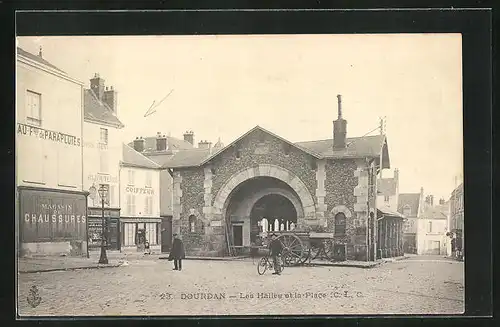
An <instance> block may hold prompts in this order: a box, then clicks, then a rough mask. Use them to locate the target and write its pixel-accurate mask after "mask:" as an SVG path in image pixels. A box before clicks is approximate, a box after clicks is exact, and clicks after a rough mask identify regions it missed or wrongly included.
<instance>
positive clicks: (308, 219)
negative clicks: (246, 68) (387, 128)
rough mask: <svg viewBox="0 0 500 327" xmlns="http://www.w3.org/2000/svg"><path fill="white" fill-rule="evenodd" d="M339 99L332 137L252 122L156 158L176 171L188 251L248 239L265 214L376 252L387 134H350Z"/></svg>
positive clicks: (343, 250)
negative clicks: (221, 140)
mask: <svg viewBox="0 0 500 327" xmlns="http://www.w3.org/2000/svg"><path fill="white" fill-rule="evenodd" d="M338 102H339V103H338V119H337V120H335V121H334V122H333V131H332V134H333V138H332V139H328V140H318V141H307V142H298V143H294V142H291V141H289V140H286V139H284V138H282V137H280V136H278V135H276V134H274V133H272V132H270V131H268V130H266V129H264V128H262V127H259V126H256V127H255V128H253V129H251V130H250V131H248V132H246V133H245V134H243V135H242V136H241V137H239V138H238V139H236V140H235V141H233V142H231V143H230V144H229V145H227V146H224V147H221V148H220V149H217V150H215V149H214V148H212V147H211V146H210V145H209V146H205V145H204V144H202V146H198V148H195V149H190V150H184V151H179V152H177V153H174V154H173V155H172V156H171V157H170V158H168V159H167V160H165V161H164V162H161V163H160V162H158V163H159V164H161V165H162V166H163V167H164V168H168V169H169V170H170V171H171V172H172V174H173V230H174V232H177V233H180V234H181V235H182V237H183V239H184V244H185V247H186V251H187V253H188V254H191V255H227V254H228V253H231V250H230V248H231V247H234V246H240V245H241V246H250V245H251V244H252V243H253V242H255V238H256V236H257V235H256V233H258V230H259V227H258V224H259V222H262V221H263V218H266V219H268V220H272V221H275V222H276V220H278V224H275V225H276V226H283V228H287V227H285V226H294V228H295V229H296V230H303V231H329V232H333V235H334V243H335V247H336V249H334V251H336V252H337V251H339V252H338V253H340V254H341V255H342V256H343V257H344V258H347V259H349V260H354V259H355V260H369V259H370V260H372V259H374V256H375V253H377V250H376V249H377V244H376V243H377V242H376V240H377V235H376V233H377V231H376V228H377V224H376V221H375V219H376V217H375V214H376V210H375V208H376V194H377V190H376V188H377V183H376V179H377V176H378V175H379V172H380V170H382V169H386V168H390V165H389V152H388V146H387V139H386V136H385V135H384V134H380V135H374V136H363V137H354V138H347V137H346V134H347V121H346V120H345V119H343V118H342V109H341V99H340V96H339V97H338ZM150 158H151V159H152V160H155V159H154V157H153V156H151V157H150ZM155 161H156V160H155ZM276 208H279V210H276ZM340 254H339V255H340Z"/></svg>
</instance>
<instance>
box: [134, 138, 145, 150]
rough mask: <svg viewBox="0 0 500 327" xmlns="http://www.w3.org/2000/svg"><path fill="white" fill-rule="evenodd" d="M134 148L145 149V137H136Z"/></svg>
mask: <svg viewBox="0 0 500 327" xmlns="http://www.w3.org/2000/svg"><path fill="white" fill-rule="evenodd" d="M134 150H135V151H137V152H142V151H144V139H143V138H142V137H136V138H135V140H134Z"/></svg>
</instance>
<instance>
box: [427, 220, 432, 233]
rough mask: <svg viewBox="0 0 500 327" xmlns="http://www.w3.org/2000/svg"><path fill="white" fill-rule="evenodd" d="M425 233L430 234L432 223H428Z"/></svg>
mask: <svg viewBox="0 0 500 327" xmlns="http://www.w3.org/2000/svg"><path fill="white" fill-rule="evenodd" d="M427 233H432V221H429V225H428V226H427Z"/></svg>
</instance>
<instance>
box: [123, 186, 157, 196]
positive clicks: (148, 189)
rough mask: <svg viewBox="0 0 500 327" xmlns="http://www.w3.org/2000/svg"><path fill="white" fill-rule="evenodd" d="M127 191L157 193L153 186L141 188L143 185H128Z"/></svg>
mask: <svg viewBox="0 0 500 327" xmlns="http://www.w3.org/2000/svg"><path fill="white" fill-rule="evenodd" d="M125 191H126V192H128V193H134V194H149V195H153V194H155V191H154V190H153V189H152V188H141V187H131V186H127V187H126V188H125Z"/></svg>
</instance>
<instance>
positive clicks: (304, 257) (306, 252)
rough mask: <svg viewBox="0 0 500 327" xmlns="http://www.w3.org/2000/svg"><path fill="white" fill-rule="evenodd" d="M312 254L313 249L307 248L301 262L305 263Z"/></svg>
mask: <svg viewBox="0 0 500 327" xmlns="http://www.w3.org/2000/svg"><path fill="white" fill-rule="evenodd" d="M310 256H311V249H310V248H307V249H305V251H304V255H303V256H302V260H301V261H300V264H304V263H305V262H306V261H307V259H309V257H310Z"/></svg>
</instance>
